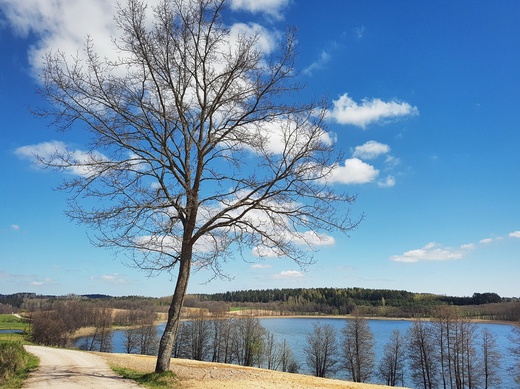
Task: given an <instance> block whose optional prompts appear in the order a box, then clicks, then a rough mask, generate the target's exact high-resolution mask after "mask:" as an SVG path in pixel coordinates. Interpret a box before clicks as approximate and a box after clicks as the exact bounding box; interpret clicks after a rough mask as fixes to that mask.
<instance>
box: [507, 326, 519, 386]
mask: <svg viewBox="0 0 520 389" xmlns="http://www.w3.org/2000/svg"><path fill="white" fill-rule="evenodd" d="M509 342H510V343H511V346H510V347H509V351H510V352H511V353H512V354H513V356H514V357H515V362H514V365H513V366H512V367H511V372H512V374H513V378H514V380H515V382H516V383H517V384H518V385H520V322H519V323H517V326H516V327H514V328H513V329H512V331H511V334H510V336H509Z"/></svg>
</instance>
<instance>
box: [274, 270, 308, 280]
mask: <svg viewBox="0 0 520 389" xmlns="http://www.w3.org/2000/svg"><path fill="white" fill-rule="evenodd" d="M303 276H305V273H304V272H302V271H298V270H285V271H282V272H280V273H277V274H274V275H273V278H276V279H288V278H302V277H303Z"/></svg>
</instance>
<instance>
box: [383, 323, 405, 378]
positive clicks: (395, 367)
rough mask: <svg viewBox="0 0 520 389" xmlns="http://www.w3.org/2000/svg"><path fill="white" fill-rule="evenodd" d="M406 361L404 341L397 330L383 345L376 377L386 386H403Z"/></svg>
mask: <svg viewBox="0 0 520 389" xmlns="http://www.w3.org/2000/svg"><path fill="white" fill-rule="evenodd" d="M405 360H406V352H405V341H404V339H403V336H402V335H401V332H400V331H399V330H394V331H393V332H392V336H391V338H390V340H389V341H388V343H387V344H386V345H385V348H384V352H383V357H382V358H381V360H380V362H379V366H378V376H379V377H380V378H381V379H382V380H384V382H385V383H386V384H387V385H390V386H397V385H398V384H399V382H400V383H401V386H404V366H405Z"/></svg>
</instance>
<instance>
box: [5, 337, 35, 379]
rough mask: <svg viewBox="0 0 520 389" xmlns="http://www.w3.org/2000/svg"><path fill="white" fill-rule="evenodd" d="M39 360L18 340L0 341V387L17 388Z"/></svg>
mask: <svg viewBox="0 0 520 389" xmlns="http://www.w3.org/2000/svg"><path fill="white" fill-rule="evenodd" d="M39 364H40V360H39V358H38V357H36V356H35V355H32V354H29V353H28V352H27V351H25V349H24V348H23V345H22V342H19V341H0V389H19V388H21V387H22V386H23V383H24V381H25V380H26V379H27V377H28V376H29V373H30V372H31V371H33V370H35V369H36V368H37V367H38V365H39Z"/></svg>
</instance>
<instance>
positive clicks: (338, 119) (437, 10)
mask: <svg viewBox="0 0 520 389" xmlns="http://www.w3.org/2000/svg"><path fill="white" fill-rule="evenodd" d="M58 3H60V4H58ZM112 3H113V2H112V1H110V0H78V1H77V2H74V3H72V2H71V3H70V4H69V2H48V1H46V0H24V1H23V2H20V1H18V0H0V51H1V52H2V61H0V66H1V69H0V85H1V88H0V104H1V105H0V106H1V109H0V115H1V120H0V123H1V124H0V129H1V130H0V131H1V135H2V138H1V142H0V169H1V170H0V174H1V179H2V190H1V192H0V201H1V204H2V212H1V213H0V293H14V292H21V291H28V292H36V293H42V294H67V293H77V294H84V293H106V294H111V295H148V296H165V295H168V294H171V293H172V290H173V283H172V280H171V279H170V278H169V276H168V275H161V276H157V277H154V278H148V277H147V276H146V274H145V273H142V272H139V271H137V270H135V269H132V268H130V267H127V266H125V265H124V264H122V262H121V260H120V258H114V255H113V253H112V252H111V251H108V250H105V249H99V248H95V247H93V246H92V245H91V244H90V242H89V234H92V231H88V230H87V229H86V228H85V226H82V225H77V224H75V223H74V222H70V221H69V220H68V219H67V217H66V216H65V215H64V210H65V208H66V205H67V203H66V199H67V194H66V193H62V192H57V191H54V190H53V188H54V187H56V186H57V185H59V183H60V182H61V181H62V179H63V178H64V177H63V176H62V175H60V173H57V172H53V171H48V170H45V171H44V170H41V169H38V168H36V167H35V166H34V165H33V164H32V160H31V151H32V150H34V148H35V147H38V146H40V147H41V145H42V144H44V143H45V142H52V141H60V142H64V143H65V144H68V145H73V146H74V147H77V148H78V149H81V145H82V144H85V142H86V138H85V134H84V133H82V132H81V130H80V129H77V130H75V131H71V132H68V133H65V134H63V133H58V132H56V131H55V130H54V129H53V128H51V127H49V126H48V122H46V121H45V120H41V119H37V118H35V117H34V116H33V115H32V114H31V113H30V108H31V107H37V106H41V105H42V104H43V103H42V100H41V99H40V97H39V96H38V95H37V94H36V93H35V87H36V85H37V77H36V75H37V74H38V72H39V70H40V66H41V60H40V56H41V54H42V53H44V52H45V51H47V50H49V49H52V50H55V49H58V48H59V49H62V50H65V51H66V52H75V51H76V50H77V49H80V48H81V44H82V39H83V37H84V36H85V35H86V34H90V35H91V36H92V37H93V39H94V41H95V42H96V45H97V47H99V48H100V50H102V51H103V50H107V51H106V52H109V50H110V49H109V44H110V42H109V41H107V37H108V36H110V34H111V33H113V32H114V30H113V26H112V25H111V17H110V14H111V12H112V8H111V7H112ZM59 7H62V8H59ZM518 20H520V6H519V5H518V3H517V1H513V0H511V1H500V2H490V1H457V2H453V1H448V0H445V1H444V0H442V1H436V2H416V1H398V2H388V1H383V0H381V1H372V0H367V1H343V0H329V1H327V2H323V4H322V3H320V4H319V5H318V3H317V2H312V1H303V0H292V1H290V0H265V1H260V0H256V1H253V0H241V1H239V0H234V1H233V2H232V3H231V8H230V9H229V10H228V11H227V12H226V22H227V23H229V25H230V26H234V27H237V26H238V24H237V23H244V24H245V25H246V26H248V27H251V26H253V24H252V23H256V26H257V27H256V28H260V27H258V26H262V27H261V30H260V31H261V32H262V34H263V38H264V41H263V43H264V44H265V45H266V47H268V46H269V45H271V44H272V43H273V41H274V40H276V37H277V35H278V34H280V33H282V32H283V31H284V29H285V28H286V26H287V25H290V26H296V27H297V28H298V40H299V53H300V54H299V57H298V59H297V67H298V69H299V70H300V71H301V80H302V81H303V82H304V83H305V84H306V88H305V89H304V90H303V91H302V93H301V98H302V99H309V98H316V97H320V96H325V97H326V99H327V100H328V101H329V102H330V105H331V108H330V114H329V120H328V125H329V128H328V130H329V131H330V132H331V134H333V135H334V137H335V139H336V147H337V148H338V150H342V151H343V152H344V155H345V163H344V165H341V166H340V168H339V169H338V171H337V176H336V185H337V186H338V188H339V189H341V190H346V191H348V192H350V193H353V194H357V195H358V199H357V201H356V203H355V204H354V205H353V209H352V210H353V212H354V214H356V215H360V214H361V213H364V214H365V220H364V221H363V222H362V223H361V225H360V226H359V227H358V228H357V229H356V230H354V231H352V232H351V233H350V234H349V237H346V236H344V235H341V234H335V235H334V236H332V237H331V239H329V240H328V242H329V244H328V245H324V246H322V247H321V248H320V251H319V252H318V253H317V254H316V256H315V260H316V263H315V264H314V265H311V266H310V267H308V268H307V269H306V271H302V269H300V268H298V266H297V265H296V264H294V263H292V262H291V261H290V260H287V259H283V258H281V259H280V258H279V259H270V258H268V259H264V260H260V261H259V260H258V258H256V257H255V256H254V255H252V254H251V255H250V256H249V257H248V258H247V259H248V260H250V261H243V260H242V259H241V258H240V257H238V256H237V258H236V260H234V261H231V262H229V263H227V264H225V265H224V267H223V269H224V270H225V271H226V272H227V273H228V274H229V275H230V277H231V278H232V279H231V280H214V281H212V282H210V283H206V281H207V280H208V279H209V278H210V276H211V275H210V274H207V273H206V272H204V271H201V272H199V273H196V274H195V275H194V276H193V277H192V279H191V284H190V287H189V291H190V292H192V293H212V292H222V291H227V290H241V289H266V288H283V287H288V288H289V287H364V288H381V289H405V290H410V291H415V292H433V293H439V294H448V295H460V296H465V295H472V294H473V293H474V292H496V293H498V294H500V295H501V296H509V297H512V296H516V297H520V286H519V285H520V283H519V282H518V275H519V274H520V204H519V200H518V199H519V196H518V193H520V172H519V166H520V152H519V150H518V149H519V148H520V131H519V130H520V109H519V108H518V107H519V106H520V72H518V69H520V24H519V23H518ZM244 24H242V25H241V26H242V28H244Z"/></svg>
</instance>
